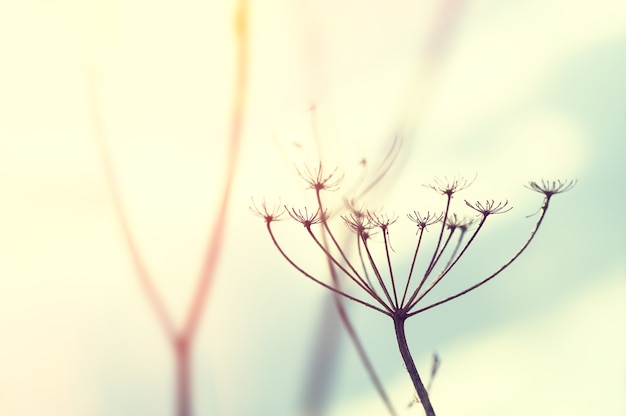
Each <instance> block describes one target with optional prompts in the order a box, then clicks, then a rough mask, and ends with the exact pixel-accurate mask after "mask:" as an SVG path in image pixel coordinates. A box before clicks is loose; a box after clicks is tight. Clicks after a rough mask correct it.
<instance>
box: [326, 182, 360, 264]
mask: <svg viewBox="0 0 626 416" xmlns="http://www.w3.org/2000/svg"><path fill="white" fill-rule="evenodd" d="M315 196H316V199H317V206H318V208H319V210H320V212H321V213H322V215H323V217H322V226H323V227H324V229H325V230H326V232H327V233H328V236H329V237H330V239H331V241H332V242H333V245H334V247H335V248H336V249H337V251H338V252H339V254H340V255H341V258H342V259H343V261H345V262H346V264H347V265H348V267H349V268H350V270H352V272H353V273H354V274H355V275H358V274H359V272H357V270H356V268H355V267H354V266H353V265H352V263H351V262H350V260H348V256H346V254H345V252H344V251H343V249H342V248H341V245H340V244H339V243H338V242H337V239H336V238H335V235H334V234H333V232H332V231H331V230H330V227H329V226H328V220H327V218H326V215H324V214H323V213H324V212H325V211H324V205H323V204H322V197H321V195H320V190H319V189H316V191H315Z"/></svg>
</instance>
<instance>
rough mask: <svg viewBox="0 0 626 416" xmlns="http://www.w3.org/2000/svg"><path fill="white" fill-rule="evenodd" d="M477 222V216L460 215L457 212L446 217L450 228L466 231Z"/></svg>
mask: <svg viewBox="0 0 626 416" xmlns="http://www.w3.org/2000/svg"><path fill="white" fill-rule="evenodd" d="M475 222H476V218H467V217H459V216H458V215H456V214H452V215H450V216H449V217H448V218H447V219H446V225H447V226H448V229H449V230H456V229H457V228H458V229H460V230H462V231H466V230H467V229H469V228H470V227H471V226H472V225H473V224H474V223H475Z"/></svg>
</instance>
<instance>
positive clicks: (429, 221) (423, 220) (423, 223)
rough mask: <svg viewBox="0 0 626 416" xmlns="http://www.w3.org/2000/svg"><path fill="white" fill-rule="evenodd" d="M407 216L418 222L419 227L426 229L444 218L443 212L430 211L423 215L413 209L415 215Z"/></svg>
mask: <svg viewBox="0 0 626 416" xmlns="http://www.w3.org/2000/svg"><path fill="white" fill-rule="evenodd" d="M407 218H408V219H410V220H411V221H413V222H414V223H415V224H417V227H418V228H420V229H422V230H424V229H425V228H426V227H428V226H429V225H433V224H436V223H438V222H439V221H441V220H442V218H443V214H441V213H440V214H437V213H435V212H433V213H432V214H431V213H430V211H428V212H426V215H424V216H422V215H421V214H420V213H419V212H417V211H413V215H411V214H407Z"/></svg>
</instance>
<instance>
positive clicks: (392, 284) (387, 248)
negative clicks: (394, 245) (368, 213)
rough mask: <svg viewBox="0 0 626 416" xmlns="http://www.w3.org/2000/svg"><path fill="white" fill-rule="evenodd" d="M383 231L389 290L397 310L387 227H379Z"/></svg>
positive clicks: (396, 295)
mask: <svg viewBox="0 0 626 416" xmlns="http://www.w3.org/2000/svg"><path fill="white" fill-rule="evenodd" d="M381 228H382V231H383V241H384V242H385V256H386V257H387V268H388V269H389V279H390V280H391V290H393V300H394V304H393V306H394V307H395V308H396V309H397V308H398V305H399V304H398V291H397V290H396V281H395V279H394V276H393V266H392V265H391V257H390V255H389V237H388V235H387V234H388V233H389V230H388V228H387V227H381Z"/></svg>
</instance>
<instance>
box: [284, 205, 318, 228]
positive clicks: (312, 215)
mask: <svg viewBox="0 0 626 416" xmlns="http://www.w3.org/2000/svg"><path fill="white" fill-rule="evenodd" d="M285 210H286V211H287V214H289V216H290V217H291V218H293V219H294V220H296V221H298V222H299V223H301V224H302V225H304V228H306V229H309V228H311V225H313V224H319V223H320V222H322V221H324V220H325V219H327V218H328V214H327V212H326V211H321V210H320V209H319V208H318V209H317V210H316V211H315V212H309V210H308V209H307V208H306V207H304V210H301V209H299V210H296V209H295V208H287V207H286V206H285Z"/></svg>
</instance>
